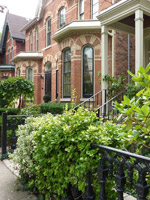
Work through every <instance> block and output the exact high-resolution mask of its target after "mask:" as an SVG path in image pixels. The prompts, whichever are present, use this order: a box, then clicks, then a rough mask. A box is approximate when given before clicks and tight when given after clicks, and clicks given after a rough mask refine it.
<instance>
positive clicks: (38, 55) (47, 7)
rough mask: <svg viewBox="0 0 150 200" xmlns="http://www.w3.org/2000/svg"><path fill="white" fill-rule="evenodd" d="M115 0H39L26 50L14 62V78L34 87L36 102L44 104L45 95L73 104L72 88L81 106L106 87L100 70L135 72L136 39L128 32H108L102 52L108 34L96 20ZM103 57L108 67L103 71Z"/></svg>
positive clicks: (27, 28)
mask: <svg viewBox="0 0 150 200" xmlns="http://www.w3.org/2000/svg"><path fill="white" fill-rule="evenodd" d="M117 2H118V1H114V0H107V1H106V0H57V1H56V0H40V1H39V5H38V7H37V11H36V15H35V18H34V19H33V20H32V21H30V22H29V23H28V24H27V25H25V26H24V27H23V28H22V31H25V33H26V42H25V51H22V52H20V53H19V54H17V55H16V56H14V58H13V62H14V63H15V65H16V69H15V75H16V76H17V75H18V74H19V75H20V76H23V77H26V78H28V79H29V80H31V81H33V82H34V84H35V103H38V104H39V103H41V102H43V96H44V95H49V97H50V99H51V101H58V102H71V99H72V97H73V91H74V90H76V92H75V96H76V97H77V99H76V102H77V103H81V102H83V101H84V100H85V99H87V98H89V97H90V96H92V95H94V94H95V93H97V92H98V91H100V90H101V87H102V88H104V87H103V84H101V85H100V83H99V78H98V72H100V71H102V72H103V70H104V71H105V69H107V73H109V74H112V75H113V76H117V75H122V74H124V75H126V76H127V69H128V68H130V70H132V71H133V72H134V66H135V64H134V53H135V52H134V46H135V44H134V36H130V40H129V36H128V34H126V33H120V32H118V31H117V30H116V31H112V29H108V30H107V34H108V38H107V42H106V45H107V46H108V49H107V50H108V51H107V53H106V51H103V48H104V46H105V45H104V46H102V39H103V36H104V35H105V32H101V30H102V28H101V21H100V20H98V19H97V16H98V15H99V14H100V13H101V12H103V10H107V9H108V7H110V6H112V5H115V4H117ZM121 47H123V48H121ZM129 49H130V55H129ZM105 54H106V55H105ZM105 56H106V57H107V61H108V65H107V66H106V68H105V67H103V69H102V65H103V66H104V64H103V63H102V58H104V57H105ZM129 57H130V63H129ZM101 63H102V64H101ZM128 66H129V67H128ZM103 74H104V73H103Z"/></svg>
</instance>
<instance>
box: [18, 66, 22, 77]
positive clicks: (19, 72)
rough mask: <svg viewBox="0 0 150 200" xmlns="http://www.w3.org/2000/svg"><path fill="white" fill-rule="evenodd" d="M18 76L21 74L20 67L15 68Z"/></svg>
mask: <svg viewBox="0 0 150 200" xmlns="http://www.w3.org/2000/svg"><path fill="white" fill-rule="evenodd" d="M20 74H21V69H20V67H18V68H17V76H20Z"/></svg>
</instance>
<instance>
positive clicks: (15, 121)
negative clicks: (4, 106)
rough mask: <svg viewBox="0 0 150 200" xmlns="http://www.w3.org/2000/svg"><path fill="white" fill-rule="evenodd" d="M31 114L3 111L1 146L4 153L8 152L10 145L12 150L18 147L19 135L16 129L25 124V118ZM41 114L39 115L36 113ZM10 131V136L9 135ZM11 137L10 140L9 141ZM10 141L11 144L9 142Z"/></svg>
mask: <svg viewBox="0 0 150 200" xmlns="http://www.w3.org/2000/svg"><path fill="white" fill-rule="evenodd" d="M29 116H31V115H8V114H7V113H2V135H1V147H2V155H4V154H6V153H7V147H8V146H10V150H14V149H15V148H16V142H17V136H16V130H17V128H18V125H23V124H24V123H25V119H26V118H27V117H29ZM34 116H35V117H36V116H39V115H34ZM8 131H9V137H8ZM8 138H9V140H10V141H9V142H8ZM8 143H9V144H8Z"/></svg>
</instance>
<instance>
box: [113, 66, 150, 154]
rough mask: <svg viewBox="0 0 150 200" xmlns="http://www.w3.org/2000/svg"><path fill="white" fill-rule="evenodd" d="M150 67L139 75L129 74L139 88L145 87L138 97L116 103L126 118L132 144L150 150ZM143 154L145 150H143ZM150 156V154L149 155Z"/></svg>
mask: <svg viewBox="0 0 150 200" xmlns="http://www.w3.org/2000/svg"><path fill="white" fill-rule="evenodd" d="M149 71H150V65H148V66H147V67H146V68H143V67H142V66H141V67H140V68H139V71H138V72H137V75H134V74H132V73H131V72H129V74H130V75H131V76H132V80H133V81H134V82H135V84H137V86H138V87H143V89H142V90H141V91H139V92H138V93H137V94H136V97H133V98H131V99H129V98H128V97H127V96H124V99H123V101H122V103H121V104H120V103H116V108H117V109H118V110H119V112H120V113H121V115H120V116H119V118H122V117H126V118H125V122H124V123H125V124H126V130H127V131H128V133H129V134H130V135H131V143H132V145H133V143H134V144H135V145H136V147H139V148H142V147H144V149H145V148H146V151H148V152H149V150H150V74H149ZM142 153H143V149H142ZM149 155H150V153H149Z"/></svg>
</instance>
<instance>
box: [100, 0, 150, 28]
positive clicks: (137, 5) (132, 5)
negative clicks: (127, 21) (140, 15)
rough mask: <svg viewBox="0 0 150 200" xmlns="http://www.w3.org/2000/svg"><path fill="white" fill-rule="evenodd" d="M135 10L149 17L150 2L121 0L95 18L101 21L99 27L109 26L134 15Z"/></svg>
mask: <svg viewBox="0 0 150 200" xmlns="http://www.w3.org/2000/svg"><path fill="white" fill-rule="evenodd" d="M137 9H141V10H143V12H144V14H146V15H148V16H150V1H148V0H121V1H120V2H118V3H116V4H114V5H113V6H111V7H109V8H107V9H106V10H104V11H102V12H101V14H100V15H99V16H98V17H97V18H98V19H99V20H100V21H101V25H110V24H112V23H115V22H117V21H120V20H121V19H123V18H126V17H128V16H130V15H132V14H134V13H135V11H136V10H137Z"/></svg>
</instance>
